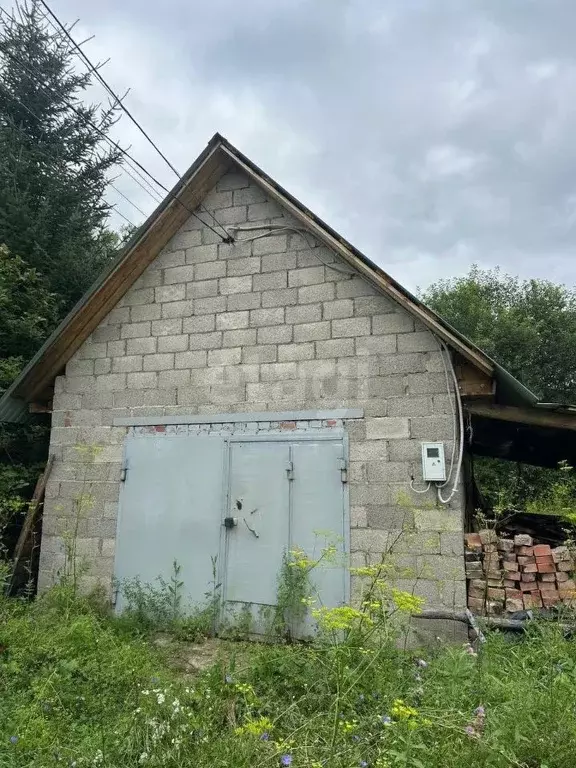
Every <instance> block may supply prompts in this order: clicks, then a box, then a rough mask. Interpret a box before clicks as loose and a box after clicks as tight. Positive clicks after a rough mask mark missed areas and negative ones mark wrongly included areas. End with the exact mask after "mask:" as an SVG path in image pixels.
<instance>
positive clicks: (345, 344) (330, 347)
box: [316, 339, 354, 358]
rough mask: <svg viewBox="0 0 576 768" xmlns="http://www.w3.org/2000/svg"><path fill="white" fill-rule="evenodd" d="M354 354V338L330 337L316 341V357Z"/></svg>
mask: <svg viewBox="0 0 576 768" xmlns="http://www.w3.org/2000/svg"><path fill="white" fill-rule="evenodd" d="M353 354H354V339H331V340H326V341H317V342H316V357H319V358H323V357H349V356H351V355H353Z"/></svg>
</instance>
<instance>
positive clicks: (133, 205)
mask: <svg viewBox="0 0 576 768" xmlns="http://www.w3.org/2000/svg"><path fill="white" fill-rule="evenodd" d="M108 183H109V184H110V186H111V187H112V189H114V190H116V192H117V193H118V194H119V195H120V197H123V198H124V200H126V202H128V203H130V205H131V206H132V207H133V208H136V210H137V211H138V213H141V214H142V216H144V218H146V214H145V213H144V211H143V210H142V208H140V207H139V206H138V205H136V203H134V202H132V200H130V198H129V197H126V195H125V194H124V192H122V191H121V190H119V189H118V187H117V186H116V185H115V184H113V183H112V182H111V181H110V182H108Z"/></svg>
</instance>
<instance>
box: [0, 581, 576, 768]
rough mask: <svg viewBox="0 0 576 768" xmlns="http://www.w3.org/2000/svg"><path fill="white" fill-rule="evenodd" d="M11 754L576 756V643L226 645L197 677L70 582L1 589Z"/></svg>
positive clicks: (169, 761) (203, 761) (515, 759)
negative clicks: (16, 591) (41, 589)
mask: <svg viewBox="0 0 576 768" xmlns="http://www.w3.org/2000/svg"><path fill="white" fill-rule="evenodd" d="M0 622H1V623H0V766H2V768H5V767H6V768H32V767H33V768H54V767H55V766H68V767H69V768H72V766H76V768H79V767H80V766H102V767H103V768H131V767H132V766H162V767H163V768H186V767H187V766H190V768H192V766H194V768H197V767H200V766H202V767H203V766H214V767H221V768H224V767H225V766H226V768H228V766H235V767H236V768H256V766H262V767H263V768H266V767H268V766H280V765H290V764H291V765H292V766H293V768H304V767H306V768H319V767H320V766H326V767H327V768H353V767H354V766H363V767H364V768H367V767H368V766H370V767H376V766H378V767H379V768H387V767H388V768H397V767H400V766H402V767H403V768H411V767H414V768H471V767H476V766H490V767H491V768H510V767H511V766H517V767H520V766H522V767H523V768H571V767H572V766H576V713H575V707H576V644H575V643H574V642H573V641H571V640H570V639H566V638H565V637H564V636H563V634H562V631H561V630H560V628H559V627H558V626H556V625H553V624H552V625H535V626H534V628H533V629H532V630H531V631H530V632H529V633H528V634H527V635H525V636H522V637H510V636H508V635H501V634H497V633H493V634H489V635H488V639H487V642H486V644H485V645H484V646H483V647H482V648H481V650H480V652H479V654H478V655H474V653H472V652H471V649H470V648H465V647H452V648H450V647H442V646H441V645H440V644H439V646H438V648H436V649H434V650H429V651H426V652H424V651H422V652H420V654H419V655H418V654H414V653H411V652H406V651H401V650H399V649H398V648H397V646H396V644H395V643H394V641H393V638H391V637H390V638H384V639H383V640H382V641H381V642H372V641H371V642H364V641H363V640H362V638H359V636H358V635H354V636H349V638H348V639H347V640H345V641H344V642H343V643H340V644H332V643H329V642H325V641H322V640H319V641H318V642H316V643H312V644H306V645H299V644H292V645H279V644H277V645H274V644H247V643H238V642H237V643H222V645H221V654H220V655H221V658H220V660H219V661H216V662H215V663H214V664H213V665H212V666H211V667H210V668H209V669H208V670H206V671H205V672H203V673H202V674H199V675H198V676H196V677H194V678H184V677H183V676H182V675H180V674H179V672H178V671H177V670H176V669H174V667H173V666H172V664H171V661H170V658H169V655H168V654H167V653H166V651H162V650H159V649H157V648H156V647H155V646H154V645H153V644H152V643H150V642H149V641H147V640H146V638H145V637H143V636H142V634H141V633H138V632H135V631H134V627H132V626H130V625H129V624H127V623H126V622H119V621H117V620H115V619H113V618H112V617H109V616H107V615H106V612H105V611H104V610H103V609H102V608H100V606H99V605H98V604H97V603H95V602H94V601H91V600H87V599H83V598H80V597H78V596H76V595H75V594H74V592H73V590H71V589H70V587H67V586H60V587H56V588H54V589H53V590H52V591H51V592H49V593H47V594H46V595H44V596H43V597H41V598H40V599H38V600H37V601H36V602H34V603H21V602H18V601H8V600H3V601H2V602H0Z"/></svg>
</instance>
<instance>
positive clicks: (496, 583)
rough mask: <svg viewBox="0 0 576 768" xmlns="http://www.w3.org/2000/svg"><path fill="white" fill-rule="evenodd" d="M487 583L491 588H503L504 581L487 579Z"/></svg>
mask: <svg viewBox="0 0 576 768" xmlns="http://www.w3.org/2000/svg"><path fill="white" fill-rule="evenodd" d="M486 583H487V584H488V586H489V587H503V586H504V581H503V580H502V579H490V578H488V579H486Z"/></svg>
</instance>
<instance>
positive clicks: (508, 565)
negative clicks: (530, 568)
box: [502, 560, 518, 571]
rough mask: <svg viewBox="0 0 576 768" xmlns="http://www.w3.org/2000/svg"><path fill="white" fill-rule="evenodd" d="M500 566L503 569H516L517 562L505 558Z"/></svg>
mask: <svg viewBox="0 0 576 768" xmlns="http://www.w3.org/2000/svg"><path fill="white" fill-rule="evenodd" d="M502 567H503V568H504V570H505V571H517V570H518V563H510V562H508V561H507V560H505V561H504V562H503V563H502Z"/></svg>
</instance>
